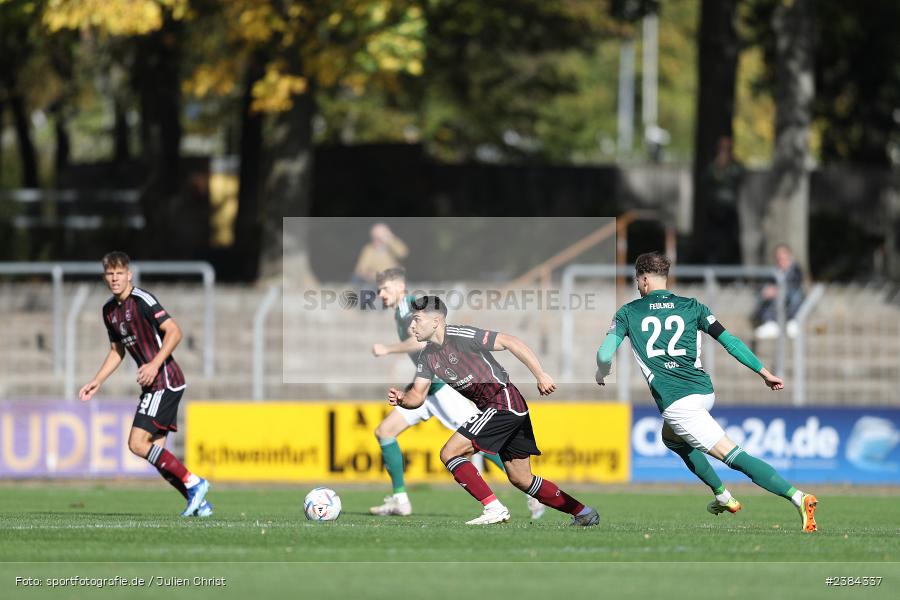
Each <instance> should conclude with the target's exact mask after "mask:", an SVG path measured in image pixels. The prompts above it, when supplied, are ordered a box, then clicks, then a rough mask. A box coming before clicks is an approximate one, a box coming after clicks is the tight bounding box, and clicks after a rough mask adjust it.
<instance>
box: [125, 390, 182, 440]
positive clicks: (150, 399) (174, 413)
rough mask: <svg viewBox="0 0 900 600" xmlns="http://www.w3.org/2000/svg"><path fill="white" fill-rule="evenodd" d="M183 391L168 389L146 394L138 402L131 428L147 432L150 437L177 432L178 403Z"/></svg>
mask: <svg viewBox="0 0 900 600" xmlns="http://www.w3.org/2000/svg"><path fill="white" fill-rule="evenodd" d="M182 394H184V390H183V389H181V390H178V391H177V392H175V391H172V390H170V389H164V390H156V391H155V392H147V393H146V394H143V395H142V396H141V399H140V401H138V407H137V411H135V413H134V423H132V427H137V428H139V429H143V430H144V431H149V432H150V433H151V434H152V435H156V434H158V433H162V434H166V433H168V432H170V431H178V403H179V402H181V395H182Z"/></svg>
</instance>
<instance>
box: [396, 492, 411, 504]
mask: <svg viewBox="0 0 900 600" xmlns="http://www.w3.org/2000/svg"><path fill="white" fill-rule="evenodd" d="M394 500H396V501H397V502H399V503H401V504H409V496H408V495H407V494H406V492H398V493H396V494H394Z"/></svg>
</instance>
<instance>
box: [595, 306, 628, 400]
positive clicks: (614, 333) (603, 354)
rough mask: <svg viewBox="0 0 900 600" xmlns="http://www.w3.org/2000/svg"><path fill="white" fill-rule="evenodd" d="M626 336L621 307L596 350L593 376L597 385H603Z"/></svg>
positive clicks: (625, 320)
mask: <svg viewBox="0 0 900 600" xmlns="http://www.w3.org/2000/svg"><path fill="white" fill-rule="evenodd" d="M626 335H628V320H627V319H626V316H625V307H624V306H623V307H622V308H620V309H619V310H617V311H616V315H615V316H614V317H613V320H612V322H611V323H610V324H609V330H608V331H607V333H606V337H605V338H603V343H602V344H600V348H598V349H597V373H596V375H595V376H594V378H595V379H596V380H597V385H604V381H603V380H604V378H605V377H606V376H607V375H609V372H610V371H611V370H612V361H613V357H614V356H615V355H616V350H617V349H618V348H619V344H621V343H622V340H624V339H625V336H626Z"/></svg>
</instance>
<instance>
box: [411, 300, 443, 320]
mask: <svg viewBox="0 0 900 600" xmlns="http://www.w3.org/2000/svg"><path fill="white" fill-rule="evenodd" d="M412 308H413V310H414V311H416V312H427V313H441V314H442V315H443V316H444V317H446V316H447V305H446V304H444V301H443V300H441V299H440V298H438V297H437V296H421V297H419V298H416V299H415V300H413V302H412Z"/></svg>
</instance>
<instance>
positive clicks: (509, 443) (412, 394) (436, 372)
mask: <svg viewBox="0 0 900 600" xmlns="http://www.w3.org/2000/svg"><path fill="white" fill-rule="evenodd" d="M412 309H413V310H414V311H415V314H414V316H413V319H412V325H411V330H412V332H413V334H414V335H415V336H416V339H417V340H418V341H420V342H427V344H426V346H425V348H424V349H422V351H421V352H420V354H419V358H418V360H417V361H416V362H417V364H416V378H415V380H414V381H413V384H412V387H411V388H410V389H409V391H407V392H404V391H402V390H398V389H397V388H391V389H390V391H389V392H388V402H390V403H391V404H392V405H394V406H401V407H403V408H417V407H418V406H420V405H421V404H422V402H424V401H425V396H426V395H427V394H428V387H429V386H430V385H431V381H432V378H433V377H435V376H437V377H440V378H441V379H442V380H443V381H444V382H446V383H447V384H448V385H450V386H452V387H453V389H455V390H456V391H458V392H459V393H460V394H462V395H463V396H465V397H466V398H468V399H469V400H471V401H472V402H474V403H475V406H476V407H477V408H478V411H479V412H478V413H477V414H475V415H474V416H472V418H470V419H469V420H468V421H467V422H466V423H464V424H463V425H462V426H461V427H460V428H459V429H457V430H456V432H455V433H454V434H453V435H452V436H451V437H450V439H449V440H448V441H447V443H446V444H444V447H443V448H442V449H441V461H443V463H444V464H445V465H446V466H447V469H448V470H449V471H450V473H452V474H453V478H454V479H455V480H456V482H457V483H459V484H460V485H461V486H462V487H463V488H464V489H465V490H466V491H467V492H469V493H470V494H471V495H472V496H473V497H474V498H475V499H476V500H478V501H479V502H481V503H482V504H483V505H484V510H483V512H482V514H481V516H479V517H477V518H475V519H472V520H471V521H468V522H467V523H466V524H467V525H488V524H491V523H502V522H504V521H508V520H509V510H508V509H507V508H506V507H505V506H504V505H503V504H502V503H501V502H500V501H499V500H498V499H497V497H496V496H495V495H494V493H493V492H492V491H491V488H490V487H489V486H488V484H487V483H486V482H485V481H484V479H482V478H481V474H480V473H479V472H478V469H476V468H475V467H474V466H472V463H470V462H469V457H470V456H472V454H474V453H475V452H476V451H481V452H488V453H491V454H499V455H500V458H501V459H502V460H503V465H504V467H506V476H507V477H508V478H509V481H510V483H512V484H513V485H514V486H516V487H517V488H519V489H520V490H522V491H523V492H525V493H526V494H528V495H529V496H532V497H534V498H537V499H538V500H539V501H540V502H542V503H543V504H545V505H547V506H549V507H551V508H555V509H556V510H559V511H561V512H565V513H569V514H571V515H572V524H573V525H581V526H589V525H596V524H597V523H599V522H600V515H599V514H597V511H596V510H594V509H593V508H591V507H589V506H585V505H584V504H582V503H581V502H579V501H578V500H576V499H575V498H573V497H571V496H570V495H568V494H567V493H565V492H564V491H562V490H561V489H559V488H558V487H557V486H556V484H554V483H553V482H551V481H547V480H546V479H542V478H541V477H538V476H537V475H533V474H532V473H531V457H532V456H538V455H540V453H541V451H540V450H538V447H537V442H536V441H535V439H534V431H533V430H532V427H531V417H530V416H529V414H528V405H527V404H526V403H525V398H523V397H522V394H521V393H520V392H519V390H518V389H517V388H516V386H515V385H513V383H512V382H511V381H510V380H509V375H508V374H507V372H506V369H504V368H503V367H502V366H501V365H500V363H498V362H497V361H496V360H495V359H494V357H493V355H492V354H491V352H495V351H499V350H509V351H510V352H511V353H512V355H513V356H515V357H516V358H518V359H519V360H520V361H521V362H522V364H524V365H525V366H526V367H528V370H529V371H531V373H532V374H533V375H534V377H535V379H537V387H538V391H539V392H540V394H541V395H542V396H548V395H550V394H552V393H553V391H554V390H555V389H556V384H555V383H554V382H553V378H552V377H550V375H548V374H547V373H545V372H544V370H543V368H542V367H541V363H540V361H539V360H538V357H537V356H536V355H535V354H534V352H533V351H532V350H531V348H529V347H528V346H527V345H526V344H525V343H524V342H523V341H522V340H520V339H518V338H517V337H515V336H512V335H507V334H505V333H498V332H496V331H487V330H484V329H478V328H477V327H462V326H455V325H447V323H446V317H447V307H446V305H445V304H444V303H443V302H442V301H441V299H440V298H438V297H437V296H423V297H421V298H418V299H416V300H415V301H413V303H412Z"/></svg>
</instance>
